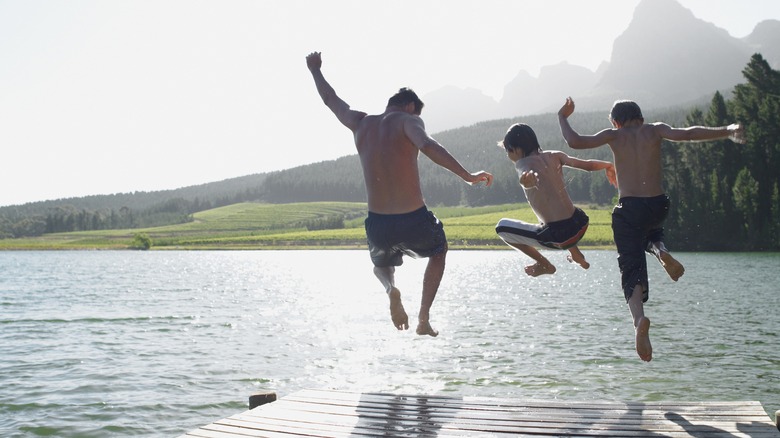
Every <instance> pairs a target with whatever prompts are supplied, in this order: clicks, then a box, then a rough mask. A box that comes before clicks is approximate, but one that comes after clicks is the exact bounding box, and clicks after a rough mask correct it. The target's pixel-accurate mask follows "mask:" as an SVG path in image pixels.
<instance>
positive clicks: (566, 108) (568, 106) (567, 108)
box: [558, 97, 574, 119]
mask: <svg viewBox="0 0 780 438" xmlns="http://www.w3.org/2000/svg"><path fill="white" fill-rule="evenodd" d="M573 112H574V100H572V98H571V97H567V98H566V102H565V103H564V104H563V106H562V107H561V109H559V110H558V116H559V117H564V118H567V119H568V118H569V116H570V115H572V113H573Z"/></svg>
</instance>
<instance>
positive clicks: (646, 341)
mask: <svg viewBox="0 0 780 438" xmlns="http://www.w3.org/2000/svg"><path fill="white" fill-rule="evenodd" d="M636 353H637V354H638V355H639V358H640V359H642V360H643V361H645V362H650V361H651V360H652V359H653V346H652V345H651V344H650V319H648V318H647V317H644V316H643V317H642V319H640V320H639V325H637V326H636Z"/></svg>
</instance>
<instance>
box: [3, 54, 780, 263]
mask: <svg viewBox="0 0 780 438" xmlns="http://www.w3.org/2000/svg"><path fill="white" fill-rule="evenodd" d="M743 75H744V77H745V82H744V83H742V84H740V85H737V86H736V87H735V89H734V90H733V93H732V94H731V96H730V98H729V99H728V100H727V99H726V98H725V97H724V96H723V95H722V94H721V93H719V92H716V93H715V95H714V96H713V97H712V99H711V100H710V101H706V100H705V101H703V102H701V104H700V105H697V106H695V107H694V109H693V110H690V109H685V108H666V109H650V110H645V111H644V112H645V120H646V121H647V122H652V121H664V122H666V123H669V124H670V125H673V126H691V125H709V126H723V125H726V124H729V123H732V122H734V121H739V122H741V123H743V124H744V125H745V129H746V134H747V144H745V145H740V144H735V143H732V142H731V141H729V140H723V141H716V142H707V143H698V144H684V143H671V142H665V143H664V145H663V164H664V179H665V186H666V190H667V193H668V194H669V196H670V197H671V198H672V209H671V212H670V215H669V218H668V219H667V230H666V234H667V238H668V240H669V246H670V247H671V248H674V249H677V250H778V249H780V220H778V218H780V200H779V199H778V186H780V162H779V161H780V143H779V141H780V140H779V139H780V98H779V97H778V96H780V72H778V71H775V70H773V69H772V68H771V67H770V66H769V64H768V63H767V62H766V61H765V60H764V59H763V57H762V56H761V55H758V54H756V55H754V56H753V57H752V58H751V59H750V61H749V63H748V64H747V66H746V67H745V69H744V70H743ZM563 97H565V96H562V97H561V102H563ZM627 97H629V98H630V96H627ZM638 103H639V104H640V106H641V105H642V102H638ZM608 111H609V108H605V109H604V111H603V112H585V113H579V112H578V113H575V114H574V115H573V116H572V119H571V121H572V124H573V125H575V126H576V128H577V130H578V131H580V132H583V133H595V132H598V131H600V130H601V129H604V128H609V127H611V125H610V123H609V121H608V119H607V113H608ZM516 122H523V123H527V124H529V125H530V126H531V127H532V128H533V129H534V131H535V132H536V134H537V137H538V138H539V142H540V144H541V145H542V148H543V149H547V150H555V149H557V150H562V151H564V152H566V153H569V154H571V155H574V156H577V157H580V158H584V159H588V158H594V159H602V160H611V159H612V157H611V153H610V150H609V148H608V147H601V148H596V149H589V150H578V151H573V150H571V149H570V148H569V147H568V146H567V145H566V143H565V142H564V141H563V138H562V136H561V134H560V128H559V126H558V120H557V115H556V114H540V115H534V116H523V117H518V118H511V119H501V120H492V121H486V122H480V123H477V124H475V125H472V126H468V127H462V128H458V129H452V130H448V131H444V132H440V133H436V134H435V135H434V136H435V137H436V139H437V140H438V141H440V142H441V143H442V144H444V145H445V147H447V149H448V150H449V151H450V152H451V153H452V154H453V155H454V156H455V157H456V158H457V159H458V160H459V161H460V162H461V163H462V164H463V165H464V166H465V167H466V168H467V169H470V170H479V169H484V170H487V171H489V172H491V173H493V175H494V183H493V186H492V187H490V188H485V187H483V186H469V185H467V184H464V183H463V182H462V181H460V179H458V178H457V177H455V176H454V175H452V174H451V173H449V172H448V171H446V170H444V169H442V168H440V167H438V166H436V165H435V164H433V163H432V162H431V161H430V160H428V159H427V158H426V157H424V156H421V157H420V175H421V182H422V190H423V194H424V195H425V199H426V202H427V203H428V204H429V205H430V206H431V207H434V208H435V207H436V206H455V205H463V206H484V205H496V204H506V203H519V202H524V201H525V198H524V195H523V193H522V190H521V189H520V186H519V183H518V178H517V174H516V172H515V169H514V166H513V165H512V163H511V162H510V161H509V160H508V159H507V158H506V154H505V152H504V151H503V149H502V148H499V147H497V145H496V143H497V142H498V141H499V140H501V139H502V138H503V136H504V133H505V132H506V130H507V129H508V128H509V126H510V125H511V124H513V123H516ZM343 147H344V150H349V151H354V146H353V145H352V144H345V145H344V146H343ZM565 178H566V181H567V188H568V191H569V194H570V196H571V197H572V199H573V200H574V202H576V203H579V204H592V205H602V206H606V205H613V204H614V203H615V202H616V200H617V199H616V198H617V191H616V189H615V188H613V187H612V186H610V185H609V184H608V182H607V180H606V177H605V175H604V173H603V172H582V171H578V170H572V169H566V170H565ZM365 200H366V192H365V184H364V182H363V175H362V171H361V168H360V162H359V159H358V156H357V155H355V154H353V155H349V156H345V157H342V158H339V159H336V160H330V161H325V162H321V163H314V164H309V165H305V166H299V167H296V168H292V169H287V170H282V171H278V172H270V173H267V174H262V175H250V176H247V177H240V178H234V179H230V180H225V181H221V182H217V183H209V184H203V185H200V186H192V187H186V188H182V189H177V190H172V191H163V192H152V193H136V194H125V195H102V196H93V197H86V198H76V199H71V200H65V202H62V201H59V202H58V201H47V202H44V203H34V204H28V205H25V206H14V207H2V208H0V237H20V236H30V235H40V234H42V233H51V232H60V231H76V230H94V229H113V228H141V227H149V226H155V225H165V224H171V223H181V222H184V221H188V220H192V214H193V213H196V212H198V211H203V210H207V209H210V208H215V207H219V206H224V205H229V204H232V203H237V202H246V201H252V202H267V203H288V202H309V201H352V202H365Z"/></svg>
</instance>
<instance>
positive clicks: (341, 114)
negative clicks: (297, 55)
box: [306, 52, 366, 131]
mask: <svg viewBox="0 0 780 438" xmlns="http://www.w3.org/2000/svg"><path fill="white" fill-rule="evenodd" d="M306 66H307V67H308V68H309V71H310V72H311V76H312V78H314V85H316V86H317V92H318V93H319V94H320V97H321V98H322V101H323V102H324V103H325V105H327V107H328V108H330V110H331V111H332V112H333V114H335V115H336V118H337V119H339V122H341V124H342V125H344V126H346V127H347V128H349V129H351V130H352V131H355V130H356V129H357V126H358V123H359V122H360V120H361V119H363V117H365V116H366V113H364V112H360V111H353V110H351V109H350V108H349V105H347V103H346V102H344V101H343V100H342V99H341V98H340V97H339V96H338V95H337V94H336V90H334V89H333V87H331V85H330V84H329V83H328V81H326V80H325V76H323V75H322V55H321V54H320V52H312V53H310V54H309V55H308V56H306Z"/></svg>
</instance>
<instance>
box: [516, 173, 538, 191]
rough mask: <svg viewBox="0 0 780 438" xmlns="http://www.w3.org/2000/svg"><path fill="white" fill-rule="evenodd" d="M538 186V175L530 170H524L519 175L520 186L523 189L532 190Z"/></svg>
mask: <svg viewBox="0 0 780 438" xmlns="http://www.w3.org/2000/svg"><path fill="white" fill-rule="evenodd" d="M538 184H539V174H538V173H536V172H534V171H532V170H526V171H525V172H523V173H521V174H520V185H521V186H523V188H525V189H532V188H534V187H536V186H537V185H538Z"/></svg>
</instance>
